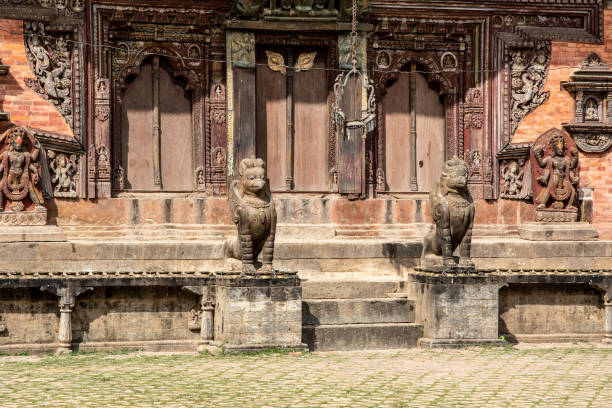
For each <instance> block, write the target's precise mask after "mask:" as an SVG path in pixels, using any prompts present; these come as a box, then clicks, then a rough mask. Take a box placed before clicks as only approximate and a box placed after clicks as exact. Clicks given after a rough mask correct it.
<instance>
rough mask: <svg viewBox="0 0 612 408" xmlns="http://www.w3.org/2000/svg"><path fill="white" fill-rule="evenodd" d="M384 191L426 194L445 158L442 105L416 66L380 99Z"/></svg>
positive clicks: (402, 74)
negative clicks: (382, 112)
mask: <svg viewBox="0 0 612 408" xmlns="http://www.w3.org/2000/svg"><path fill="white" fill-rule="evenodd" d="M381 102H382V104H383V107H384V112H385V113H384V118H383V121H382V126H384V132H385V164H386V168H385V174H386V178H387V191H393V192H409V191H422V192H427V191H429V190H430V189H431V187H432V185H433V183H434V182H435V181H436V180H437V179H438V178H439V176H440V169H441V164H442V162H443V161H444V159H445V151H446V146H445V140H446V139H445V129H446V125H445V113H444V103H443V101H442V100H441V98H440V96H439V94H438V91H437V90H436V89H435V88H433V87H432V85H430V84H428V83H427V80H426V78H425V76H424V75H422V74H420V73H419V72H418V68H417V67H416V66H413V67H412V72H411V71H410V70H408V71H407V72H406V71H404V72H401V73H400V74H399V76H398V78H397V80H396V81H395V82H394V83H393V84H391V85H390V86H389V87H388V88H387V93H386V94H385V95H384V97H383V98H382V101H381Z"/></svg>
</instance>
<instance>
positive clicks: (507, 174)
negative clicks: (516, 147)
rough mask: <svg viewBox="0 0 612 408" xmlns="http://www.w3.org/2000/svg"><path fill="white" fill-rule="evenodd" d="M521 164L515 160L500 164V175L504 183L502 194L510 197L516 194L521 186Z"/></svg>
mask: <svg viewBox="0 0 612 408" xmlns="http://www.w3.org/2000/svg"><path fill="white" fill-rule="evenodd" d="M522 165H523V164H519V163H518V162H517V161H516V160H511V161H510V162H509V163H506V164H505V165H504V166H502V169H501V175H502V179H503V183H504V188H503V190H502V194H504V195H506V196H510V197H514V196H518V195H519V194H520V192H521V189H522V188H523V176H524V174H525V171H524V170H523V169H522V167H521V166H522Z"/></svg>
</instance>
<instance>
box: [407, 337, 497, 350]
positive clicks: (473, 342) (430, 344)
mask: <svg viewBox="0 0 612 408" xmlns="http://www.w3.org/2000/svg"><path fill="white" fill-rule="evenodd" d="M504 344H505V343H504V341H503V340H499V339H430V338H425V337H424V338H422V339H419V341H418V342H417V345H418V346H419V347H422V348H462V347H482V346H497V347H501V346H503V345H504Z"/></svg>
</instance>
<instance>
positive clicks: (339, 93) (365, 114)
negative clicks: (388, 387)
mask: <svg viewBox="0 0 612 408" xmlns="http://www.w3.org/2000/svg"><path fill="white" fill-rule="evenodd" d="M351 77H355V78H356V81H355V84H359V85H361V87H362V89H364V90H365V91H366V95H367V103H366V109H365V111H363V110H362V117H361V118H360V119H359V120H350V121H348V122H347V121H346V113H345V112H343V111H342V101H343V99H342V98H343V97H344V91H345V90H346V86H347V84H348V83H349V79H350V78H351ZM334 94H335V96H336V103H335V104H333V105H332V109H333V115H334V123H335V125H336V129H337V130H338V132H339V133H340V136H342V137H345V136H346V135H347V134H348V139H349V140H351V134H352V133H353V132H347V131H346V130H347V129H362V132H361V137H362V138H363V139H365V137H366V135H367V134H368V133H370V132H372V131H373V130H374V128H375V127H376V113H375V112H376V97H375V95H374V85H373V84H372V81H371V80H370V79H369V78H368V76H367V75H366V74H364V73H362V72H361V71H360V70H359V69H357V1H356V0H353V19H352V27H351V69H350V71H348V72H343V73H341V74H340V75H338V76H337V77H336V80H335V81H334Z"/></svg>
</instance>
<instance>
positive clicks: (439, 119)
mask: <svg viewBox="0 0 612 408" xmlns="http://www.w3.org/2000/svg"><path fill="white" fill-rule="evenodd" d="M416 85H417V87H416V112H417V121H416V123H417V143H416V145H417V146H416V147H417V149H416V158H417V183H418V186H419V191H430V190H431V187H432V186H433V184H434V183H435V182H436V181H437V180H438V179H439V178H440V172H441V171H442V162H443V161H444V156H445V154H444V152H445V150H446V148H445V132H446V120H445V117H444V104H443V103H442V101H441V100H440V95H439V94H438V92H437V91H436V90H434V89H431V88H430V87H429V84H428V83H427V80H426V78H425V76H424V75H422V74H417V76H416Z"/></svg>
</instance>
